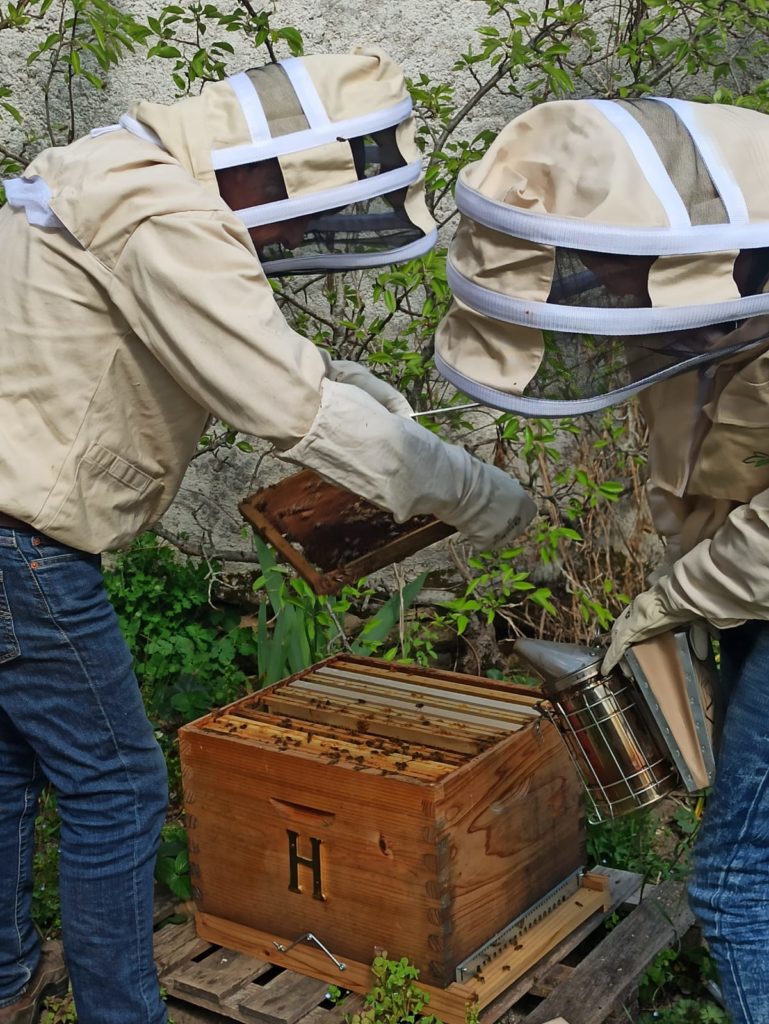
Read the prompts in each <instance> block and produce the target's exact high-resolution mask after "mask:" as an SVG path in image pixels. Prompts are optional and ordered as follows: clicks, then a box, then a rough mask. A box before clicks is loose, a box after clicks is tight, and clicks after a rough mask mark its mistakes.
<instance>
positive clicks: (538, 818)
mask: <svg viewBox="0 0 769 1024" xmlns="http://www.w3.org/2000/svg"><path fill="white" fill-rule="evenodd" d="M538 700H539V697H538V696H537V695H536V694H535V693H534V692H533V691H531V690H526V689H518V688H515V687H512V686H508V685H506V684H503V683H498V682H494V681H491V680H488V679H483V678H480V677H474V676H465V675H457V674H454V673H449V672H442V671H437V670H427V669H422V668H412V667H406V666H400V665H394V664H391V663H389V662H384V661H377V660H374V659H367V658H356V657H352V656H346V655H345V656H337V657H334V658H330V659H328V660H327V661H324V662H321V663H320V664H319V665H316V666H314V667H312V668H311V669H308V670H306V671H304V672H302V673H299V674H297V675H295V676H293V677H291V678H290V679H287V680H285V681H283V682H281V683H278V684H277V685H275V686H272V687H270V688H269V689H267V690H263V691H261V692H260V693H258V694H254V695H252V696H249V697H246V698H244V699H242V700H239V701H238V702H236V703H234V704H231V705H230V706H229V707H226V708H224V709H223V710H221V711H216V712H214V713H212V714H209V715H207V716H206V717H204V718H201V719H199V720H198V721H196V722H193V723H192V724H190V725H187V726H185V727H184V728H183V729H182V730H181V733H180V740H181V758H182V770H183V779H184V791H185V802H186V811H187V821H188V827H189V839H190V861H191V873H192V880H193V886H194V889H195V899H196V903H197V908H198V912H199V913H198V931H199V933H200V934H201V935H202V936H203V937H204V938H207V939H209V940H211V941H214V942H217V943H219V944H220V945H223V946H228V947H230V948H234V949H242V950H244V951H245V952H251V953H253V954H255V955H261V956H263V957H264V958H266V959H270V958H274V959H275V960H276V962H278V963H284V964H286V963H288V965H289V966H292V967H294V969H296V970H300V971H301V970H303V969H305V970H307V972H308V973H318V967H317V964H321V972H322V970H323V967H322V965H323V964H324V963H325V964H326V966H327V970H328V977H329V978H334V977H335V968H334V963H333V961H332V959H331V958H327V957H326V955H325V954H324V953H323V952H322V951H320V950H318V951H316V952H317V958H316V959H315V960H312V964H314V965H315V966H314V968H313V966H312V964H311V965H310V966H308V964H310V960H311V959H312V958H310V960H308V959H307V957H305V958H304V959H305V961H306V962H305V963H304V966H303V965H302V963H299V964H296V963H293V962H292V961H291V960H288V961H286V960H285V958H284V959H281V958H280V957H279V956H276V950H277V949H278V947H279V946H282V947H284V948H286V947H289V946H291V944H292V943H294V942H295V941H296V940H298V939H301V938H302V937H304V936H306V933H308V932H311V933H312V934H313V936H315V937H316V938H317V939H318V940H320V942H322V943H323V945H324V946H325V947H326V948H327V949H328V950H329V951H330V953H331V954H333V957H334V958H335V959H336V960H339V961H342V962H345V963H346V964H350V963H353V964H357V965H369V964H370V963H371V960H372V958H373V957H374V955H375V954H376V952H377V951H382V950H386V951H387V952H388V954H389V955H390V956H391V957H401V956H405V957H408V958H409V960H411V961H412V962H413V963H414V964H416V966H417V967H419V969H420V972H421V978H422V981H424V982H427V983H429V984H432V985H437V986H439V987H440V986H447V985H449V984H451V983H452V982H453V981H454V979H455V971H456V969H457V965H458V964H460V962H462V961H463V960H464V959H465V958H466V957H467V956H468V955H470V954H471V953H473V952H474V951H476V950H477V949H478V948H479V947H481V946H482V945H483V944H484V943H485V942H487V941H488V940H489V939H490V938H492V937H493V936H494V935H495V934H496V933H497V932H499V931H500V930H501V929H503V928H504V927H505V926H506V925H507V924H508V923H509V922H511V921H512V920H513V919H514V918H516V917H517V916H518V915H519V914H521V913H522V912H524V911H526V910H527V909H528V908H530V907H531V906H532V905H533V904H534V903H535V902H536V901H537V900H539V899H540V898H541V897H543V896H544V895H545V894H547V893H548V892H549V891H550V890H551V889H553V887H554V886H556V885H558V883H560V882H561V881H562V880H563V879H564V878H566V877H567V876H569V875H570V874H571V873H572V872H574V871H575V870H577V869H579V868H580V867H581V866H582V865H583V864H584V833H583V828H584V826H583V814H582V810H581V786H580V783H579V781H578V778H577V775H576V772H575V770H574V768H573V766H572V764H571V761H570V759H569V755H568V752H567V750H566V747H565V745H564V744H563V741H562V740H561V738H560V736H559V734H558V732H557V730H556V729H555V727H554V726H553V725H551V723H550V722H548V721H546V720H545V719H543V718H542V716H541V715H540V714H539V712H538V711H537V710H536V704H537V702H538ZM577 905H578V906H581V904H579V903H578V904H577ZM275 943H277V944H278V946H276V945H275ZM305 948H306V947H305ZM517 948H520V947H517ZM270 952H271V953H272V957H270V955H269V954H270ZM540 955H541V954H540ZM318 958H320V959H318ZM508 970H509V968H508ZM321 976H322V973H321ZM353 977H354V972H352V971H351V970H349V969H348V971H347V974H345V975H343V976H339V977H337V978H336V981H337V983H338V984H340V985H341V986H343V987H344V986H347V987H355V985H354V984H352V983H351V982H350V981H349V980H348V979H352V978H353ZM364 990H365V987H364Z"/></svg>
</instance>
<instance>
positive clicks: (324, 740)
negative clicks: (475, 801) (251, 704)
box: [204, 718, 456, 783]
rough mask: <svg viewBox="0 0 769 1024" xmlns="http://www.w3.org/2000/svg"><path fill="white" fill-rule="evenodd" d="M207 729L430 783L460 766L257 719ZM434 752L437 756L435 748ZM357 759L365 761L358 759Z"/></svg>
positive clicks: (359, 768)
mask: <svg viewBox="0 0 769 1024" xmlns="http://www.w3.org/2000/svg"><path fill="white" fill-rule="evenodd" d="M204 728H205V731H206V732H209V733H219V734H221V735H223V736H227V737H228V738H230V739H232V740H234V741H235V742H236V743H237V742H238V741H240V742H246V741H250V744H253V742H254V741H257V742H259V743H260V744H262V745H264V746H269V747H274V748H275V750H276V751H285V752H288V751H289V750H290V753H291V756H292V757H294V758H302V759H305V760H313V761H319V760H320V761H325V762H326V763H331V764H334V765H338V766H339V767H341V768H350V769H353V770H354V771H360V772H364V771H376V772H379V773H382V772H390V773H392V774H393V775H398V776H406V777H408V778H411V779H414V780H417V781H422V782H427V783H430V782H433V781H436V780H438V779H440V778H442V777H443V776H446V775H448V774H449V773H450V772H452V771H454V770H455V768H456V765H455V764H452V763H448V764H447V763H446V762H445V761H433V760H428V759H424V760H423V759H421V758H420V757H419V753H418V752H417V751H414V752H412V751H411V750H410V749H408V747H406V749H404V750H403V751H402V752H401V753H398V754H374V753H372V752H371V751H370V750H367V749H366V748H365V747H358V746H357V745H355V744H354V743H350V742H347V743H343V742H342V741H338V740H334V739H330V738H329V737H324V736H322V735H320V736H315V735H308V733H306V732H302V731H300V730H297V729H282V730H281V732H280V734H279V735H278V734H276V733H275V731H274V730H272V729H271V727H270V726H263V725H262V724H261V723H260V722H257V721H240V722H239V723H238V725H237V727H235V728H233V727H232V726H231V724H230V723H229V722H228V720H227V719H222V718H219V719H216V721H212V722H209V723H207V724H206V725H205V727H204ZM348 740H349V737H348ZM431 753H432V754H433V755H434V754H435V751H434V750H433V751H431ZM415 755H416V756H415ZM356 758H361V760H360V761H356ZM285 759H286V760H290V758H285Z"/></svg>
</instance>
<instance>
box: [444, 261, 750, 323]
mask: <svg viewBox="0 0 769 1024" xmlns="http://www.w3.org/2000/svg"><path fill="white" fill-rule="evenodd" d="M446 281H447V283H448V286H449V288H450V289H451V291H452V292H453V293H454V295H456V297H457V298H458V299H459V300H460V301H461V302H464V304H465V305H466V306H470V308H471V309H474V310H476V312H478V313H482V314H483V315H484V316H487V317H490V318H491V319H492V320H501V321H502V322H503V323H508V324H517V325H518V326H520V327H534V328H537V329H539V330H541V331H558V332H560V333H561V334H602V335H615V334H619V335H636V334H663V333H665V332H666V331H686V330H689V329H691V328H693V327H707V326H708V325H709V324H720V323H725V322H726V321H728V320H744V319H745V318H746V317H749V316H757V315H758V314H759V313H766V312H767V311H769V292H767V293H761V294H760V295H745V296H743V297H742V298H740V299H731V300H729V301H727V302H711V303H707V304H706V303H700V304H699V305H697V306H656V307H651V308H650V307H646V306H642V307H636V308H632V307H624V308H623V307H620V308H618V309H611V308H607V307H604V306H569V305H560V304H559V303H556V302H537V301H535V300H533V299H516V298H514V297H513V296H511V295H505V294H503V293H502V292H496V291H493V290H492V289H491V288H484V287H483V285H479V284H476V283H475V281H471V280H470V278H469V277H465V275H464V274H463V273H462V272H461V271H460V270H458V268H457V266H456V264H455V263H454V262H453V260H452V259H451V254H449V259H448V261H447V263H446Z"/></svg>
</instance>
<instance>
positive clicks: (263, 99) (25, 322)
mask: <svg viewBox="0 0 769 1024" xmlns="http://www.w3.org/2000/svg"><path fill="white" fill-rule="evenodd" d="M421 174H422V171H421V164H420V159H419V153H418V151H417V148H416V146H415V142H414V125H413V120H412V117H411V104H410V101H409V97H408V94H407V92H406V89H405V86H404V80H403V75H402V73H401V71H400V70H399V69H398V68H397V67H396V66H395V65H394V64H393V63H392V62H391V61H390V60H389V59H388V58H387V57H386V56H385V55H384V54H382V53H381V52H379V51H376V50H358V51H355V52H353V53H352V54H349V55H346V56H345V55H342V56H339V55H335V56H317V57H307V58H298V59H292V60H287V61H284V62H282V63H280V64H274V65H270V66H268V67H264V68H260V69H257V70H255V71H249V72H245V73H242V74H238V75H235V76H233V77H231V78H228V79H226V80H224V81H221V82H216V83H211V84H208V85H207V86H206V87H205V88H204V89H203V91H202V94H201V95H200V96H199V97H195V98H189V99H184V100H182V101H180V102H178V103H175V104H173V105H171V106H161V105H157V104H154V103H146V102H143V103H139V104H138V105H136V106H135V107H134V108H133V109H132V110H131V112H130V114H129V115H126V116H124V117H122V118H120V123H119V124H117V125H112V126H109V127H107V128H104V129H97V130H95V131H93V132H91V134H90V135H89V136H88V137H86V138H83V139H80V140H79V141H77V142H75V143H73V144H72V145H71V146H68V147H66V148H64V149H52V150H47V151H45V152H43V153H42V154H41V155H40V156H39V157H38V158H37V159H36V160H35V161H34V162H33V163H32V164H31V165H30V166H29V167H28V168H27V169H26V171H25V172H24V175H23V176H22V177H21V178H18V179H15V180H11V181H8V182H7V183H6V184H5V187H6V193H7V197H8V205H7V206H6V207H5V208H4V209H3V210H2V211H0V252H2V260H3V263H2V274H1V275H0V309H2V317H1V318H0V339H1V343H0V379H1V380H2V385H0V435H1V437H2V443H1V444H0V462H1V463H2V473H0V513H2V514H1V515H0V1022H2V1024H9V1022H13V1024H27V1022H30V1021H32V1020H33V1019H36V1014H37V1011H38V1009H39V1005H40V1001H41V998H42V996H43V994H44V993H45V992H46V991H49V990H51V989H52V988H53V987H56V986H60V984H61V983H62V981H63V978H64V971H63V966H62V964H61V963H60V962H58V961H57V960H56V958H55V956H54V954H53V952H52V951H50V950H47V949H46V950H45V951H44V952H43V955H42V956H41V949H40V944H39V940H38V937H37V934H36V932H35V930H34V927H33V924H32V919H31V916H30V904H31V892H32V881H31V869H32V857H33V848H34V839H33V828H34V818H35V810H36V800H37V796H38V794H39V792H40V789H41V787H42V785H43V784H44V782H45V781H46V780H47V781H49V782H51V783H52V784H53V786H54V787H55V789H56V792H57V795H58V804H59V809H60V812H61V821H62V829H61V898H62V930H63V940H64V949H65V955H66V960H67V965H68V968H69V974H70V977H71V981H72V987H73V991H74V996H75V1003H76V1006H77V1010H78V1014H79V1019H80V1020H81V1021H82V1022H83V1024H160V1022H162V1021H165V1019H166V1013H165V1010H164V1007H163V1004H162V1002H161V1000H160V997H159V993H158V985H157V979H156V975H155V969H154V964H153V956H152V874H153V865H154V858H155V853H156V850H157V842H158V836H159V831H160V826H161V824H162V823H163V820H164V814H165V810H166V800H167V797H166V783H165V769H164V764H163V759H162V757H161V755H160V752H159V750H158V747H157V744H156V742H155V739H154V736H153V732H152V729H151V727H150V725H149V724H148V722H147V719H146V716H145V714H144V711H143V708H142V705H141V700H140V697H139V692H138V688H137V685H136V679H135V677H134V675H133V671H132V667H131V659H130V656H129V654H128V652H127V649H126V647H125V644H124V642H123V641H122V638H121V637H120V634H119V631H118V629H117V624H116V620H115V617H114V614H113V612H112V611H111V609H110V607H109V605H108V603H107V600H106V597H105V594H104V590H103V585H102V581H101V575H100V572H99V558H98V554H99V552H101V551H103V550H104V549H107V548H114V547H117V546H121V545H124V544H127V543H128V542H129V541H130V540H131V539H132V538H133V537H134V536H135V535H136V534H137V533H138V532H139V531H140V530H142V529H144V528H145V527H147V526H149V525H151V524H152V523H154V522H155V521H156V520H157V519H158V517H159V516H161V515H162V514H163V512H164V511H165V509H166V508H167V507H168V505H169V503H170V502H171V501H172V499H173V497H174V495H175V494H176V491H177V489H178V487H179V484H180V482H181V480H182V477H183V474H184V471H185V468H186V466H187V464H188V461H189V459H190V456H191V455H192V453H193V452H194V451H195V447H196V444H197V442H198V438H199V436H200V433H201V431H202V430H203V427H204V424H205V422H206V419H207V417H208V415H209V413H211V412H213V413H215V414H216V415H218V416H219V417H221V418H223V419H224V420H226V421H227V422H228V423H230V424H232V425H233V426H235V427H237V428H238V429H240V430H243V431H246V432H248V433H251V434H255V435H256V436H258V437H261V438H265V439H267V440H268V441H271V442H272V443H273V444H274V445H275V447H276V448H277V449H278V450H279V452H281V453H282V454H283V456H284V457H285V458H286V459H289V460H291V461H292V462H294V463H298V464H300V465H302V466H307V467H310V468H312V469H314V470H316V471H317V472H319V473H320V474H322V475H323V476H324V477H326V478H328V479H330V480H332V481H334V482H335V483H338V484H342V485H344V486H346V487H349V488H351V489H352V490H354V491H355V492H357V493H358V494H360V495H363V496H364V497H366V498H368V499H370V500H371V501H373V502H375V503H377V504H378V505H380V506H382V507H383V508H385V509H388V510H390V511H391V512H393V513H394V514H395V515H396V517H397V518H398V519H406V518H408V517H409V516H412V515H414V514H417V513H434V514H435V515H437V516H439V517H440V518H442V519H444V520H445V521H446V522H448V523H450V524H452V525H454V526H456V527H457V529H459V530H460V531H461V532H462V533H463V534H464V535H465V536H466V537H467V538H468V540H470V541H471V542H472V543H473V544H474V545H476V546H478V547H480V548H489V547H493V546H494V545H497V544H504V543H506V542H507V540H508V539H509V538H511V537H513V536H514V535H515V534H516V533H518V532H519V531H520V530H521V529H523V528H524V527H525V526H526V524H527V523H528V521H529V520H530V518H531V516H532V513H533V505H532V503H531V501H530V499H528V498H527V497H526V496H525V495H524V494H523V492H522V491H521V488H520V487H519V485H518V484H517V483H516V481H514V480H513V479H512V478H510V477H509V476H508V475H507V474H505V473H503V472H501V471H500V470H498V469H496V468H494V467H492V466H489V465H486V464H485V463H483V462H480V461H478V460H477V459H474V458H472V457H471V456H470V455H468V454H467V453H466V452H465V451H464V450H463V449H461V448H458V447H453V446H450V445H448V444H444V443H442V442H441V441H440V440H438V439H437V438H436V437H435V436H434V435H433V434H431V433H430V432H429V431H427V430H425V429H423V428H422V427H420V426H418V425H417V424H416V423H414V422H413V421H412V420H411V419H408V418H407V416H406V415H401V414H406V413H408V412H409V408H408V405H407V404H406V403H405V401H404V400H403V399H402V398H401V397H400V396H399V395H398V393H397V392H395V391H394V390H393V389H392V388H390V387H389V386H387V385H385V384H383V383H382V382H381V381H378V380H377V379H376V378H374V377H372V376H371V375H370V374H369V373H367V372H366V371H365V370H364V369H363V368H362V367H359V366H357V365H356V364H350V363H344V362H343V363H337V362H334V361H332V360H329V359H328V358H326V357H325V356H324V355H323V354H322V353H321V352H320V351H319V350H318V349H317V348H316V347H315V346H314V345H313V344H311V343H310V342H308V341H307V340H306V339H304V338H302V337H301V336H299V335H298V334H296V333H295V332H294V331H292V330H291V329H290V328H289V326H288V325H287V323H286V322H285V320H284V319H283V317H282V315H281V313H280V311H279V309H278V308H277V306H276V305H275V302H274V301H273V297H272V291H271V288H270V285H269V283H268V281H267V277H266V276H265V270H266V271H267V272H268V273H287V272H303V271H307V272H312V273H316V272H318V271H327V270H345V269H351V268H358V267H369V266H380V265H385V264H388V263H392V262H397V261H399V260H404V259H408V258H411V257H412V256H417V255H419V254H421V253H424V252H426V251H427V250H428V249H429V248H430V247H431V246H432V244H433V243H434V240H435V229H434V225H433V223H432V221H431V219H430V217H429V215H428V213H427V209H426V207H425V204H424V201H423V195H422V187H423V186H422V179H421ZM257 252H258V254H259V258H257ZM426 467H427V468H426Z"/></svg>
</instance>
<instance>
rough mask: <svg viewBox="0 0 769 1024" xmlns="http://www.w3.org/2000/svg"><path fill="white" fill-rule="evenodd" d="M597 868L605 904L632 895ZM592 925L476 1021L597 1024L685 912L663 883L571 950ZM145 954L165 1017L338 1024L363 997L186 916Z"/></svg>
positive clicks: (198, 1023) (630, 886)
mask: <svg viewBox="0 0 769 1024" xmlns="http://www.w3.org/2000/svg"><path fill="white" fill-rule="evenodd" d="M598 870H602V871H603V872H604V873H605V874H607V875H608V876H609V903H610V905H611V907H612V908H617V907H619V906H622V905H625V904H627V903H628V902H629V901H632V899H633V894H634V893H636V894H637V893H638V890H639V887H640V883H641V879H640V876H638V875H635V874H633V873H631V872H626V871H614V870H612V869H609V868H607V869H598ZM172 909H173V908H170V910H172ZM168 916H169V907H168V906H167V905H166V906H165V907H164V908H161V909H159V910H158V912H157V913H156V918H158V919H160V921H161V922H162V920H163V919H164V917H165V919H166V920H167V919H168ZM171 920H174V919H173V918H171ZM600 923H601V922H600V918H599V919H596V918H593V919H591V920H589V921H586V922H585V923H584V924H582V925H581V926H580V927H578V928H576V929H575V930H574V932H573V933H571V934H570V935H569V936H568V937H567V938H566V939H564V940H563V941H562V942H561V943H559V944H558V946H556V947H555V948H554V949H553V950H551V951H550V952H549V953H548V954H547V955H546V956H544V957H543V958H542V959H541V960H540V961H539V962H538V963H537V964H536V965H535V966H534V967H532V968H531V969H530V970H528V971H527V972H526V973H525V974H524V975H523V976H522V977H520V978H518V979H517V980H516V981H515V982H514V983H513V984H512V985H511V986H510V987H509V988H508V989H507V990H505V991H504V992H503V993H502V994H501V995H500V996H499V997H498V998H497V999H495V1000H494V1001H493V1002H492V1003H490V1004H489V1005H488V1006H486V1007H485V1008H484V1010H483V1011H482V1013H481V1024H494V1022H496V1021H500V1020H504V1021H505V1024H544V1022H546V1021H549V1020H551V1019H553V1018H555V1017H558V1016H562V1017H564V1018H565V1019H566V1020H567V1021H568V1022H569V1024H603V1022H605V1021H609V1020H610V1019H611V1018H612V1015H613V1014H614V1013H616V1012H618V1011H621V1009H622V1007H623V1006H624V1005H625V1003H626V1002H627V1001H628V1000H629V999H630V998H631V996H632V994H633V992H634V990H635V987H636V986H637V983H638V980H639V978H640V976H641V974H642V973H643V971H644V970H645V969H646V967H647V966H648V964H649V963H650V962H651V960H652V959H653V958H654V956H655V955H656V954H657V953H658V952H659V951H660V950H661V949H663V948H665V947H666V946H668V945H670V944H671V943H673V942H675V941H676V940H677V939H679V938H680V937H681V936H682V935H683V934H684V933H685V932H686V931H687V930H688V929H689V928H690V927H691V925H692V923H693V918H692V915H691V912H690V911H689V910H688V908H687V906H686V900H685V896H684V893H683V889H682V886H681V885H680V884H679V883H675V882H667V883H664V884H663V885H661V886H660V887H659V888H658V890H657V891H656V892H654V893H653V894H651V895H649V896H648V897H646V898H644V899H643V900H641V902H640V903H639V905H638V906H637V907H636V908H635V909H634V910H632V911H631V913H630V914H629V915H628V916H627V917H626V918H625V919H624V920H623V921H622V922H620V924H619V925H618V926H617V927H616V928H614V929H613V930H612V931H611V932H610V933H609V934H608V935H607V936H606V937H605V938H604V939H603V940H602V941H600V942H598V943H597V944H595V943H593V945H594V948H593V949H592V950H589V951H585V952H581V950H583V949H584V947H585V945H586V943H589V942H590V935H591V933H593V932H594V931H595V929H596V928H597V927H598V925H599V924H600ZM155 952H156V962H157V965H158V972H159V976H160V983H161V985H162V986H163V988H164V989H165V990H166V992H167V993H168V997H169V999H168V1007H169V1013H170V1016H171V1019H172V1020H173V1021H174V1024H228V1022H230V1021H239V1022H241V1024H253V1022H261V1024H342V1022H343V1021H344V1019H345V1017H346V1015H347V1014H350V1013H354V1012H355V1011H356V1010H357V1009H359V1008H360V1007H361V1006H362V1004H363V1000H362V997H361V996H360V995H356V994H354V993H350V994H349V995H348V996H347V998H346V999H345V1000H344V1002H342V1003H341V1004H339V1005H337V1006H333V1005H331V1003H330V1002H329V1000H328V999H327V998H326V993H327V990H328V983H327V982H325V981H320V980H318V979H316V978H311V977H308V976H306V975H302V974H297V973H295V972H294V971H290V970H286V969H284V968H281V967H278V966H276V965H274V964H270V963H266V962H265V961H263V960H258V959H256V958H254V957H250V956H245V955H244V954H242V953H236V952H233V951H232V950H227V949H224V948H222V947H220V946H217V945H214V944H213V943H210V942H207V941H206V940H203V939H200V938H198V937H197V935H196V932H195V927H194V923H193V921H192V920H189V919H188V920H185V921H184V922H183V923H179V924H176V923H165V924H162V923H161V925H160V927H159V928H158V930H157V932H156V942H155ZM575 960H576V963H574V961H575ZM620 1019H622V1018H620Z"/></svg>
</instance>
